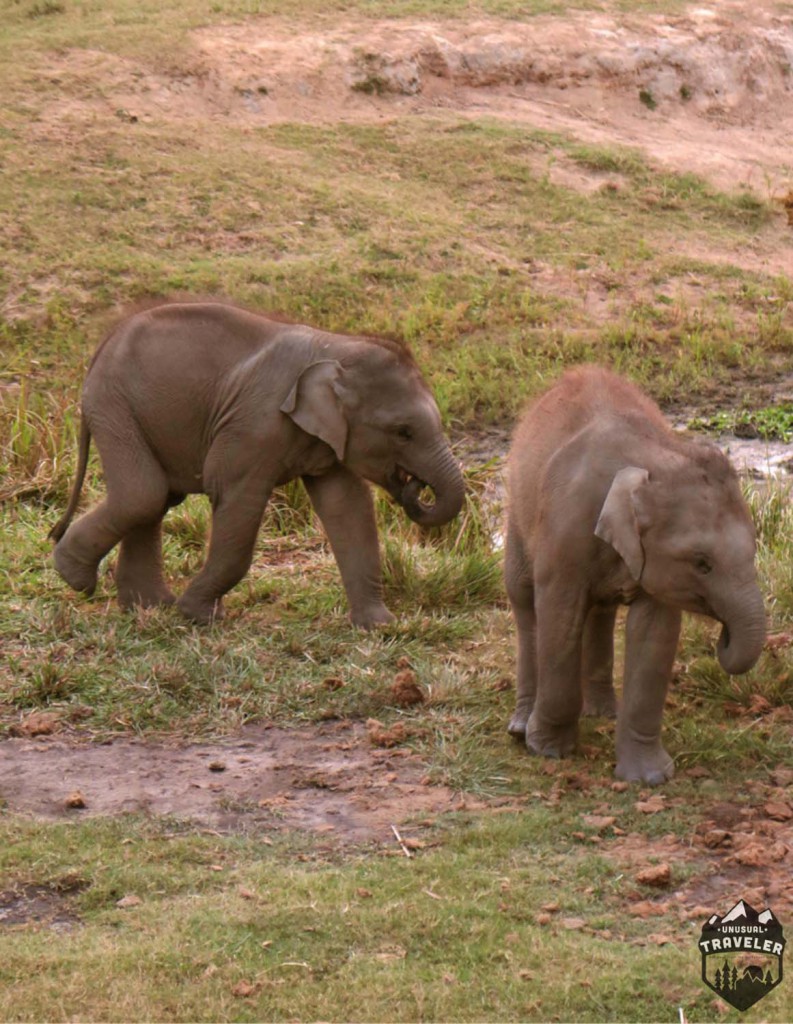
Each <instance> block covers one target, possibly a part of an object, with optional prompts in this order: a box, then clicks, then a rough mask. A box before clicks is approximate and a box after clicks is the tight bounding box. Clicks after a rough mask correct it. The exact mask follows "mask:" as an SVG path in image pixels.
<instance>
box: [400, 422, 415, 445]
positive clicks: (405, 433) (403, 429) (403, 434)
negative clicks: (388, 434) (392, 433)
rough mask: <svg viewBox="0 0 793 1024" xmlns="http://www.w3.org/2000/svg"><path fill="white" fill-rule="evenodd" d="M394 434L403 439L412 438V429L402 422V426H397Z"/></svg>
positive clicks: (410, 439)
mask: <svg viewBox="0 0 793 1024" xmlns="http://www.w3.org/2000/svg"><path fill="white" fill-rule="evenodd" d="M396 434H397V437H399V438H401V440H403V441H412V440H413V431H412V430H411V429H410V427H409V426H407V425H406V424H402V426H399V427H397V428H396Z"/></svg>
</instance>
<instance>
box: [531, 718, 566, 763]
mask: <svg viewBox="0 0 793 1024" xmlns="http://www.w3.org/2000/svg"><path fill="white" fill-rule="evenodd" d="M577 741H578V720H577V719H574V720H573V721H572V722H566V723H565V724H564V725H552V724H550V723H547V722H540V721H539V720H538V718H537V714H536V713H535V712H532V715H531V717H530V718H529V721H528V723H527V725H526V746H527V747H528V748H529V750H531V751H532V752H533V753H535V754H541V755H542V756H543V757H567V756H568V755H569V754H572V753H573V751H574V750H575V747H576V742H577Z"/></svg>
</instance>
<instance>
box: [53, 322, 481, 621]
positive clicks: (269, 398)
mask: <svg viewBox="0 0 793 1024" xmlns="http://www.w3.org/2000/svg"><path fill="white" fill-rule="evenodd" d="M91 437H93V438H94V441H95V443H96V446H97V448H98V450H99V455H100V458H101V460H102V466H103V469H104V474H105V481H106V486H107V497H106V500H105V501H103V502H102V503H101V504H100V505H99V506H98V507H96V508H94V509H93V510H92V511H90V512H88V513H87V514H86V515H84V516H82V517H81V518H80V519H78V520H77V521H76V522H75V523H74V524H73V525H72V526H69V523H70V521H71V519H72V517H73V515H74V512H75V509H76V506H77V503H78V500H79V494H80V490H81V488H82V484H83V480H84V478H85V472H86V465H87V460H88V451H89V445H90V440H91ZM295 477H301V478H302V480H303V482H304V483H305V486H306V488H307V490H308V493H309V496H310V498H311V501H312V503H313V505H314V508H315V509H316V511H317V514H318V515H319V518H320V519H321V521H322V523H323V525H324V527H325V530H326V532H327V534H328V538H329V540H330V544H331V547H332V549H333V552H334V555H335V557H336V561H337V563H338V566H339V569H340V571H341V576H342V580H343V582H344V586H345V590H346V593H347V598H348V602H349V606H350V613H351V618H352V621H353V622H354V623H355V624H356V625H359V626H362V627H365V628H369V627H372V626H374V625H376V624H377V623H385V622H389V621H391V620H392V619H393V615H392V614H391V613H390V612H389V611H388V609H387V608H386V607H385V605H384V604H383V598H382V583H381V570H380V552H379V544H378V538H377V531H376V526H375V516H374V507H373V502H372V496H371V492H370V488H369V486H368V484H367V483H366V481H371V482H373V483H375V484H379V485H380V486H381V487H383V488H385V490H387V491H388V493H389V494H391V495H392V497H393V498H395V499H396V501H397V502H398V503H399V504H400V505H401V506H402V507H403V508H404V509H405V511H406V512H407V514H408V516H409V517H410V518H411V519H412V520H414V521H415V522H417V523H419V524H422V525H425V526H434V525H440V524H442V523H445V522H447V521H449V520H450V519H452V518H454V516H456V515H457V513H458V512H459V510H460V508H461V506H462V503H463V500H464V482H463V477H462V474H461V470H460V466H459V464H458V462H457V460H456V459H455V457H454V455H453V454H452V451H451V449H450V447H449V444H448V442H447V440H446V438H445V436H444V434H443V429H442V426H441V418H440V415H439V412H438V408H437V406H436V404H435V401H434V399H433V397H432V394H431V393H430V390H429V388H428V387H427V385H426V383H425V382H424V380H423V379H422V376H421V374H420V372H419V370H418V367H417V366H416V364H415V362H414V360H413V358H412V357H411V355H410V353H409V352H408V350H407V349H406V348H404V347H403V346H401V345H400V344H398V343H396V342H392V341H388V340H382V339H374V338H367V337H349V336H346V335H341V334H332V333H329V332H325V331H321V330H316V329H314V328H312V327H306V326H301V325H297V324H289V323H283V322H280V321H276V320H270V319H267V318H266V317H264V316H260V315H258V314H255V313H252V312H249V311H247V310H244V309H241V308H239V307H236V306H233V305H230V304H226V303H221V302H194V303H190V302H188V303H165V304H163V305H160V306H156V307H154V308H151V309H148V310H145V311H139V312H137V313H135V314H133V315H132V316H130V317H128V318H127V319H125V320H124V321H122V322H121V323H120V324H119V325H118V326H117V327H116V328H115V329H114V330H113V331H112V332H111V333H110V335H109V336H108V337H107V338H106V339H105V341H104V342H103V344H102V345H101V346H100V347H99V349H98V351H97V352H96V354H95V356H94V358H93V361H92V363H91V365H90V368H89V370H88V374H87V377H86V381H85V385H84V388H83V396H82V423H81V430H80V450H79V463H78V469H77V479H76V481H75V484H74V488H73V490H72V493H71V497H70V499H69V504H68V508H67V510H66V513H65V514H64V516H63V517H62V518H61V520H60V521H59V522H58V523H57V524H56V525H55V527H54V528H53V529H52V531H51V533H50V536H51V537H52V538H54V540H55V541H57V545H56V547H55V555H54V559H55V567H56V569H57V570H58V572H59V573H60V574H61V576H62V577H63V578H64V579H65V580H66V582H67V583H68V584H69V585H70V586H71V587H73V588H74V589H75V590H77V591H82V592H84V593H86V594H90V593H92V592H93V590H94V588H95V586H96V579H97V568H98V565H99V562H100V561H101V559H102V558H103V557H104V556H105V555H106V554H107V553H108V552H109V551H110V550H111V549H112V548H113V547H114V546H115V545H116V544H118V543H119V542H120V544H121V550H120V554H119V558H118V566H117V570H116V584H117V589H118V599H119V603H120V604H121V605H122V607H125V608H127V607H130V606H133V605H142V606H152V605H159V604H169V603H172V602H173V601H174V600H175V598H174V596H173V595H172V594H171V592H170V591H169V589H168V587H167V586H166V584H165V581H164V579H163V568H162V551H161V524H162V518H163V516H164V514H165V512H166V511H167V509H169V508H170V507H172V506H174V505H177V504H178V503H179V502H181V501H182V500H183V499H184V497H185V495H187V494H191V493H202V494H207V495H209V498H210V500H211V502H212V534H211V540H210V544H209V552H208V555H207V558H206V562H205V564H204V566H203V568H202V569H201V571H200V572H199V573H198V575H197V576H196V577H195V578H194V579H193V580H192V582H191V583H190V584H189V586H188V587H187V589H186V590H185V592H184V593H183V594H182V596H181V597H180V598H179V600H178V601H177V602H176V603H177V605H178V607H179V609H180V610H181V611H182V612H183V613H184V614H185V615H186V616H187V617H188V618H189V619H192V620H193V621H196V622H208V621H211V620H212V619H215V618H217V617H218V616H219V615H220V614H221V601H222V598H223V595H224V594H225V593H226V592H227V591H228V590H230V589H231V587H233V586H234V585H235V584H236V583H237V582H239V580H240V579H242V577H243V576H244V575H245V573H246V572H247V571H248V568H249V566H250V564H251V560H252V557H253V550H254V544H255V541H256V535H257V532H258V529H259V525H260V522H261V519H262V515H263V513H264V509H265V506H266V505H267V501H268V499H269V497H270V494H271V493H272V491H273V488H275V487H277V486H279V485H281V484H284V483H286V482H287V481H289V480H292V479H294V478H295ZM425 486H428V487H430V488H431V489H432V491H433V492H434V502H432V501H425V500H423V499H422V496H421V495H422V491H423V489H424V487H425Z"/></svg>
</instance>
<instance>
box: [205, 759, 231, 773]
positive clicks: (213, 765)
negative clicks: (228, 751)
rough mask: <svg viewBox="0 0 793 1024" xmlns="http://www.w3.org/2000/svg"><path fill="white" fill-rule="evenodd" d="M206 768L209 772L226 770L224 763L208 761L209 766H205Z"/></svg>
mask: <svg viewBox="0 0 793 1024" xmlns="http://www.w3.org/2000/svg"><path fill="white" fill-rule="evenodd" d="M207 768H208V769H209V770H210V771H211V772H224V771H225V770H226V762H225V761H210V762H209V764H208V765H207Z"/></svg>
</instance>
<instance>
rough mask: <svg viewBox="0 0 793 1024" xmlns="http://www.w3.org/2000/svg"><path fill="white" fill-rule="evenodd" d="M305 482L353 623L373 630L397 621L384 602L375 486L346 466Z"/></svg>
mask: <svg viewBox="0 0 793 1024" xmlns="http://www.w3.org/2000/svg"><path fill="white" fill-rule="evenodd" d="M303 482H304V484H305V485H306V490H307V491H308V494H309V497H310V498H311V503H312V504H313V506H314V508H315V509H316V511H317V515H318V516H319V518H320V520H321V522H322V525H323V527H324V528H325V532H326V533H327V535H328V540H329V541H330V546H331V549H332V551H333V555H334V557H335V559H336V563H337V565H338V566H339V572H340V573H341V578H342V582H343V584H344V590H345V592H346V594H347V601H348V602H349V606H350V618H351V619H352V622H353V624H354V625H356V626H360V627H362V628H363V629H371V628H372V627H373V626H377V625H384V624H387V623H389V622H393V621H394V616H393V615H392V614H391V612H390V611H389V610H388V609H387V608H386V606H385V605H384V604H383V583H382V569H381V565H380V543H379V540H378V537H377V523H376V521H375V513H374V502H373V500H372V492H371V490H370V488H369V485H368V484H367V483H365V481H363V480H361V478H360V477H358V476H356V475H355V474H354V473H352V472H351V471H350V470H348V469H346V468H345V467H344V466H338V467H334V468H333V469H332V470H331V471H330V472H329V473H326V474H325V475H323V476H306V477H303Z"/></svg>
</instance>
